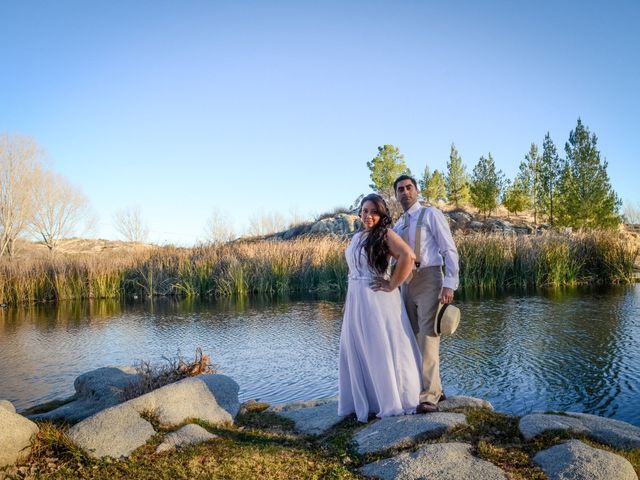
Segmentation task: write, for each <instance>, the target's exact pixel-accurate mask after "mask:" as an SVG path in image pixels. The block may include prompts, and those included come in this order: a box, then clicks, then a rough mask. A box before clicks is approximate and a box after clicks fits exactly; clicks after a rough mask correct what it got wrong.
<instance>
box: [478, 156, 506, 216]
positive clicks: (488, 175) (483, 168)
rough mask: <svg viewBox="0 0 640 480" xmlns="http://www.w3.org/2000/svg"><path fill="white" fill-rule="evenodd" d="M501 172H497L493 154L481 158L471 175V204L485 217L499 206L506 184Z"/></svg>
mask: <svg viewBox="0 0 640 480" xmlns="http://www.w3.org/2000/svg"><path fill="white" fill-rule="evenodd" d="M503 179H504V175H503V173H502V171H501V170H498V171H496V165H495V162H494V161H493V157H492V156H491V153H489V156H488V157H487V158H485V157H480V160H478V163H477V164H476V166H475V167H473V174H472V175H471V187H470V190H471V203H472V205H473V206H474V207H476V208H477V209H478V210H480V212H482V213H483V214H484V216H485V218H486V217H487V215H488V214H489V215H490V214H491V212H492V211H493V210H494V209H495V208H496V206H497V204H498V196H499V195H500V192H501V190H502V185H503V183H504V180H503Z"/></svg>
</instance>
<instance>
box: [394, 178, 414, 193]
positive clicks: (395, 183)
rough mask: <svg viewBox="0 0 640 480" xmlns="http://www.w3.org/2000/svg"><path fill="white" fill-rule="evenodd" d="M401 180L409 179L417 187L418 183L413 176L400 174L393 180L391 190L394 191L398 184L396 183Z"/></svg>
mask: <svg viewBox="0 0 640 480" xmlns="http://www.w3.org/2000/svg"><path fill="white" fill-rule="evenodd" d="M403 180H411V183H413V186H414V187H416V188H418V183H417V182H416V179H415V178H413V177H412V176H411V175H405V174H402V175H400V176H399V177H398V178H396V181H395V182H393V191H394V192H395V191H396V187H397V186H398V184H399V183H400V182H402V181H403Z"/></svg>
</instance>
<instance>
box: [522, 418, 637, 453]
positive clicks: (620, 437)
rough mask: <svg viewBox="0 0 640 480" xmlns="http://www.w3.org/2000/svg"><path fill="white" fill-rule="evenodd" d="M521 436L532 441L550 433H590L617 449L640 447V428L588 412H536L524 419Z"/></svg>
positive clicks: (596, 438) (594, 437) (591, 435)
mask: <svg viewBox="0 0 640 480" xmlns="http://www.w3.org/2000/svg"><path fill="white" fill-rule="evenodd" d="M519 428H520V433H522V436H523V437H524V438H525V439H526V440H531V439H532V438H534V437H535V436H537V435H540V434H541V433H542V432H545V431H548V430H570V431H572V432H575V433H586V434H587V435H589V436H590V437H592V438H593V439H595V440H597V441H599V442H601V443H605V444H607V445H611V446H612V447H616V448H627V449H629V448H640V428H639V427H636V426H635V425H631V424H629V423H626V422H622V421H620V420H614V419H611V418H604V417H598V416H597V415H589V414H586V413H573V412H567V413H566V414H564V415H555V414H546V413H532V414H530V415H526V416H524V417H522V418H521V419H520V424H519Z"/></svg>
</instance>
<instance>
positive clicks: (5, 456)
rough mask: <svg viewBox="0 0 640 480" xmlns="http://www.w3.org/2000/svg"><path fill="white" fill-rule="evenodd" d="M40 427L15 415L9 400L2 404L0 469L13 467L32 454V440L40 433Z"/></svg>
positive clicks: (0, 414)
mask: <svg viewBox="0 0 640 480" xmlns="http://www.w3.org/2000/svg"><path fill="white" fill-rule="evenodd" d="M38 431H39V428H38V426H37V425H36V424H35V423H33V422H32V421H31V420H29V419H27V418H24V417H23V416H22V415H19V414H17V413H15V408H14V406H13V404H12V403H11V402H9V401H7V400H2V402H1V403H0V467H3V466H5V465H13V464H14V463H16V462H18V461H20V460H21V459H23V458H26V457H27V456H29V453H30V452H31V439H32V438H33V437H34V436H35V435H36V434H37V433H38Z"/></svg>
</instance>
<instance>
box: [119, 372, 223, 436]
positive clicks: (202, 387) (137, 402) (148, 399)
mask: <svg viewBox="0 0 640 480" xmlns="http://www.w3.org/2000/svg"><path fill="white" fill-rule="evenodd" d="M122 405H123V406H131V407H132V408H134V409H135V410H136V411H137V412H138V413H143V412H149V413H151V414H152V415H153V416H154V417H156V418H157V420H158V422H160V424H161V425H163V426H168V427H170V426H173V425H177V424H179V423H182V422H184V421H185V420H186V419H188V418H199V419H200V420H204V421H206V422H209V423H211V424H212V425H215V424H220V423H233V417H232V416H231V414H230V413H229V412H227V411H226V410H225V409H224V408H222V407H221V406H220V405H219V404H218V401H217V400H216V397H215V396H214V395H213V394H212V393H211V390H209V387H208V386H207V384H206V383H205V382H204V381H203V380H201V379H199V378H185V379H184V380H180V381H179V382H176V383H172V384H170V385H165V386H164V387H162V388H158V389H157V390H154V391H152V392H149V393H145V394H144V395H142V396H140V397H137V398H134V399H132V400H129V401H128V402H126V403H124V404H122Z"/></svg>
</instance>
